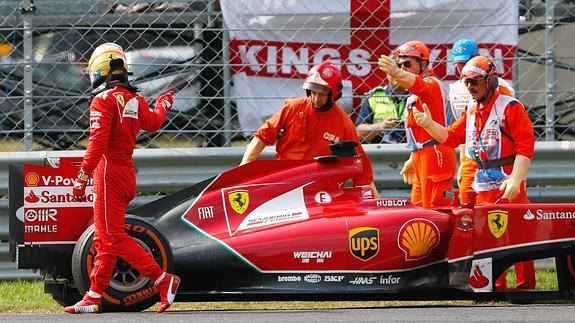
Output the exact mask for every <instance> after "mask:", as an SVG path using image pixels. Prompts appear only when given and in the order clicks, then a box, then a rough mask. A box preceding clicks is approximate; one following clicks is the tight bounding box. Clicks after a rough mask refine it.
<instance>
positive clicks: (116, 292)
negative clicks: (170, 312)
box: [72, 217, 173, 312]
mask: <svg viewBox="0 0 575 323" xmlns="http://www.w3.org/2000/svg"><path fill="white" fill-rule="evenodd" d="M125 231H126V233H128V235H130V236H131V237H133V238H134V239H135V240H136V242H138V243H139V244H140V245H141V246H142V247H143V248H144V249H145V250H146V251H148V252H149V253H151V254H152V257H153V258H154V259H155V260H156V262H157V263H158V265H159V266H160V268H162V270H163V271H166V272H172V270H173V254H172V249H171V247H170V244H169V243H168V241H167V240H166V238H165V237H164V236H163V235H162V234H161V233H160V232H159V231H158V230H157V229H156V228H154V226H152V225H151V224H150V223H148V222H146V221H144V220H142V219H141V218H136V217H126V225H125ZM93 239H94V225H91V226H90V227H89V228H88V229H86V231H84V233H83V234H82V236H81V237H80V238H79V240H78V242H77V243H76V246H75V248H74V253H73V255H72V274H73V276H74V283H75V284H76V287H77V289H78V291H79V292H80V294H81V295H83V294H84V293H85V292H86V291H88V289H89V288H90V271H91V270H92V268H93V267H94V258H95V255H96V251H95V249H94V247H93ZM102 296H103V297H102V308H103V311H104V312H139V311H143V310H145V309H147V308H149V307H150V306H152V305H154V304H155V303H157V302H158V301H159V299H160V298H159V295H158V291H157V289H156V287H154V286H153V282H152V281H151V280H150V279H149V278H147V277H145V276H142V275H141V274H140V273H139V272H138V271H137V270H136V269H135V268H133V267H132V266H131V265H130V264H128V263H127V262H125V261H124V260H123V259H121V258H120V257H117V260H116V267H115V268H114V273H113V274H112V278H111V280H110V286H109V287H108V288H107V289H106V291H105V292H104V295H102Z"/></svg>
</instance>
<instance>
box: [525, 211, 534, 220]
mask: <svg viewBox="0 0 575 323" xmlns="http://www.w3.org/2000/svg"><path fill="white" fill-rule="evenodd" d="M523 218H524V219H525V220H533V219H535V214H533V213H532V212H531V210H527V212H525V214H523Z"/></svg>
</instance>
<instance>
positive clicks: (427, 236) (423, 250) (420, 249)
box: [397, 219, 440, 261]
mask: <svg viewBox="0 0 575 323" xmlns="http://www.w3.org/2000/svg"><path fill="white" fill-rule="evenodd" d="M439 239H440V235H439V229H438V228H437V226H436V225H435V224H434V223H433V222H431V221H429V220H426V219H413V220H410V221H407V222H406V223H405V224H404V225H403V226H402V227H401V229H400V230H399V235H398V236H397V243H398V244H399V248H400V249H401V250H403V252H404V253H405V260H408V261H410V260H419V259H421V258H424V257H426V256H428V255H429V253H430V252H431V250H433V249H434V248H435V247H437V245H439Z"/></svg>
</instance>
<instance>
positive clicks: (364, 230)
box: [349, 227, 379, 261]
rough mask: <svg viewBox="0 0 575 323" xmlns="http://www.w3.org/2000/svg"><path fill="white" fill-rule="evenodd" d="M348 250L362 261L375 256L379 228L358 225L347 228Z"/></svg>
mask: <svg viewBox="0 0 575 323" xmlns="http://www.w3.org/2000/svg"><path fill="white" fill-rule="evenodd" d="M349 251H350V252H351V254H352V255H353V256H354V257H356V258H358V259H360V260H363V261H368V260H369V259H371V258H373V257H375V255H377V253H378V252H379V229H376V228H371V227H360V228H354V229H351V230H349Z"/></svg>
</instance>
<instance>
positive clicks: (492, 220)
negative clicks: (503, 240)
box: [487, 210, 508, 238]
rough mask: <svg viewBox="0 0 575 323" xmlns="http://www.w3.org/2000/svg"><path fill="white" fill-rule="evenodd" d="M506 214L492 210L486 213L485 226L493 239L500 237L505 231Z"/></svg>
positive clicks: (505, 212)
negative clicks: (486, 225)
mask: <svg viewBox="0 0 575 323" xmlns="http://www.w3.org/2000/svg"><path fill="white" fill-rule="evenodd" d="M507 215H508V212H507V211H501V210H493V211H490V212H489V213H487V224H488V226H489V231H491V234H493V236H494V237H495V238H499V237H501V236H502V235H503V234H504V233H505V230H507V222H508V221H507V220H508V217H507Z"/></svg>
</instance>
